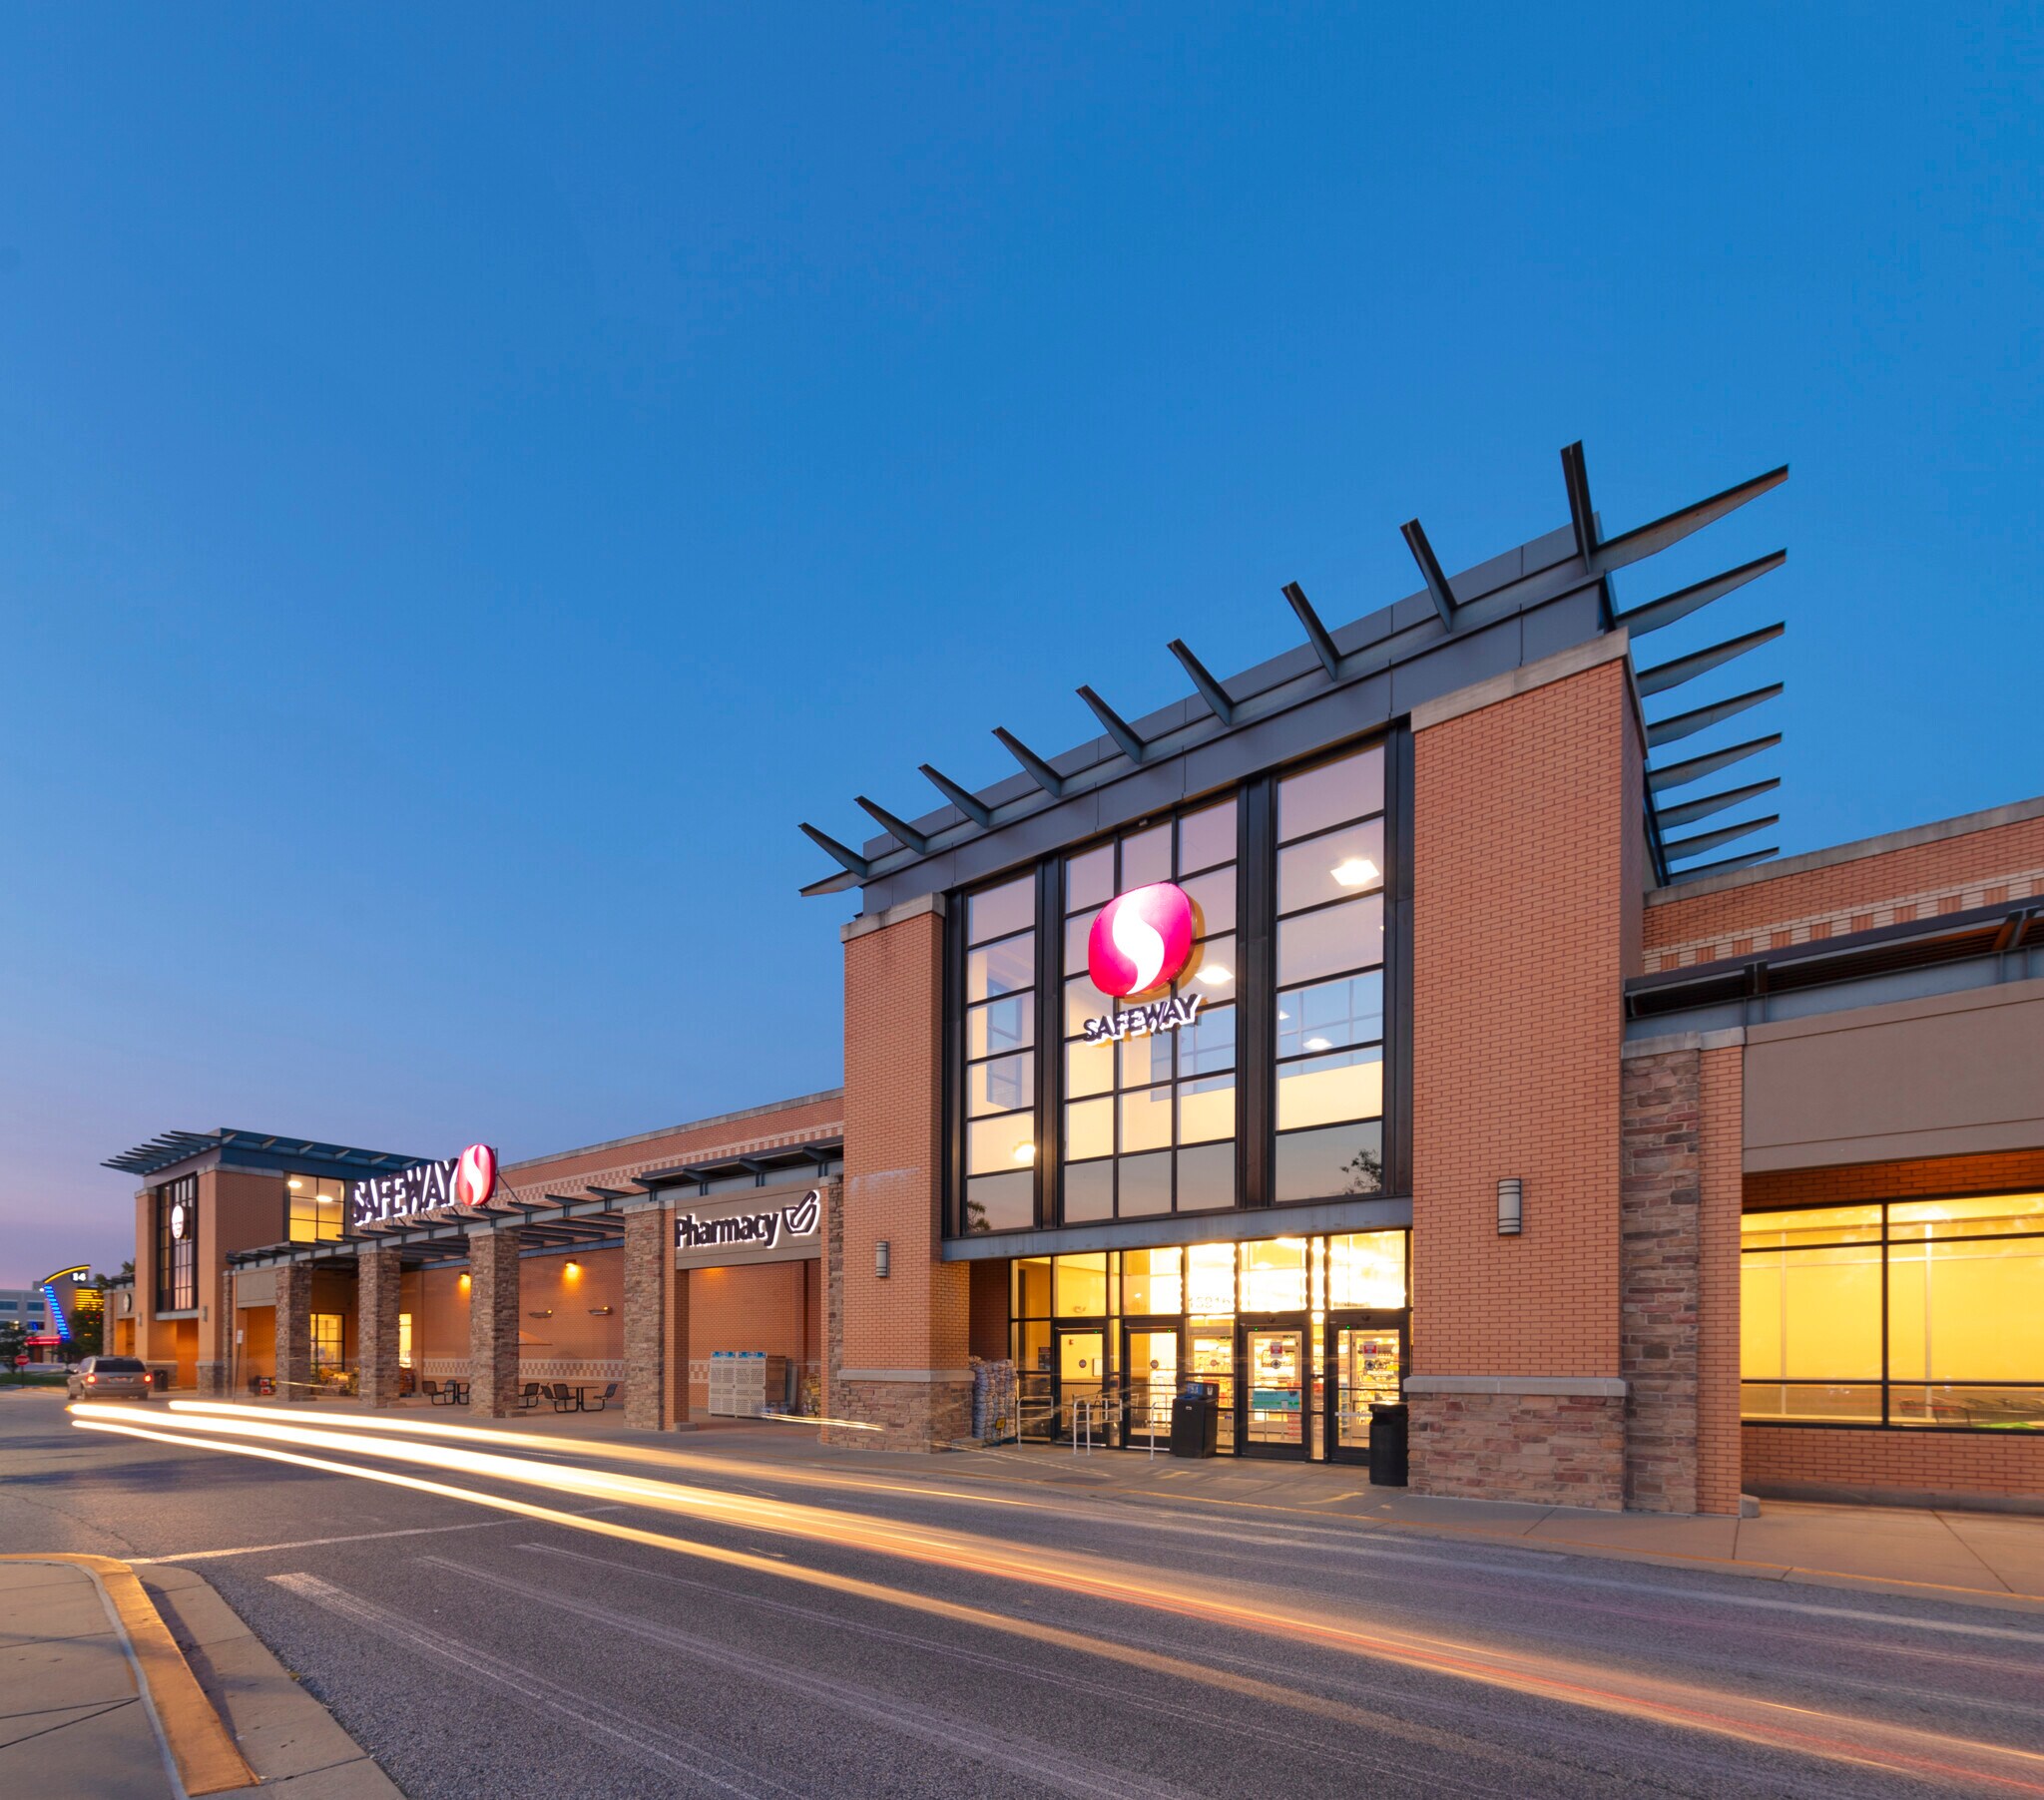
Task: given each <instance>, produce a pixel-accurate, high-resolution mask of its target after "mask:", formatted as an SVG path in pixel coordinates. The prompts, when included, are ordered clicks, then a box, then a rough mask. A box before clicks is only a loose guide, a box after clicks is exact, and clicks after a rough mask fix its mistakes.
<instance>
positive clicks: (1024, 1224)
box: [965, 1168, 1036, 1232]
mask: <svg viewBox="0 0 2044 1800" xmlns="http://www.w3.org/2000/svg"><path fill="white" fill-rule="evenodd" d="M1035 1223H1036V1176H1035V1175H1034V1173H1032V1172H1031V1171H1030V1170H1028V1169H1026V1168H1023V1169H1014V1170H1012V1171H1011V1172H1010V1173H1008V1174H1004V1175H971V1176H968V1177H967V1178H966V1182H965V1229H966V1230H967V1231H968V1232H979V1231H1020V1230H1026V1229H1027V1228H1028V1227H1029V1226H1031V1225H1033V1224H1035Z"/></svg>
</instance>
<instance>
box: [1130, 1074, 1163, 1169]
mask: <svg viewBox="0 0 2044 1800" xmlns="http://www.w3.org/2000/svg"><path fill="white" fill-rule="evenodd" d="M1121 1108H1122V1140H1121V1146H1120V1147H1121V1151H1122V1153H1123V1154H1124V1155H1128V1154H1130V1153H1131V1152H1133V1151H1137V1150H1161V1149H1168V1148H1169V1147H1170V1145H1171V1090H1170V1089H1169V1088H1145V1089H1143V1090H1141V1091H1140V1092H1139V1093H1135V1094H1124V1095H1123V1096H1122V1100H1121Z"/></svg>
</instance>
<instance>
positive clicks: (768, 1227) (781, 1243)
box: [675, 1187, 823, 1269]
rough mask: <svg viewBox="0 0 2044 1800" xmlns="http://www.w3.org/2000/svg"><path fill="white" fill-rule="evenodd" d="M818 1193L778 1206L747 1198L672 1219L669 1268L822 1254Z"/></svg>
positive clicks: (678, 1214) (800, 1258)
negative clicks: (672, 1250)
mask: <svg viewBox="0 0 2044 1800" xmlns="http://www.w3.org/2000/svg"><path fill="white" fill-rule="evenodd" d="M822 1243H823V1190H822V1189H821V1188H820V1187H811V1188H810V1189H809V1190H808V1191H807V1192H806V1193H803V1194H800V1195H799V1196H797V1197H796V1198H794V1199H792V1200H786V1201H783V1202H781V1203H779V1204H773V1203H771V1202H770V1201H769V1202H767V1203H766V1204H763V1203H762V1197H761V1196H758V1195H753V1194H747V1195H745V1196H744V1197H742V1198H736V1199H733V1200H731V1201H728V1202H724V1203H721V1204H718V1205H715V1206H698V1207H692V1208H691V1209H690V1210H688V1211H686V1212H684V1211H679V1210H678V1211H677V1212H676V1213H675V1263H676V1266H677V1267H679V1268H694V1269H702V1268H717V1267H721V1266H723V1265H725V1264H728V1263H735V1262H802V1261H807V1260H808V1259H810V1258H811V1257H815V1256H819V1255H820V1254H821V1253H822Z"/></svg>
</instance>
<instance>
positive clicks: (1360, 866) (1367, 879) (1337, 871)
mask: <svg viewBox="0 0 2044 1800" xmlns="http://www.w3.org/2000/svg"><path fill="white" fill-rule="evenodd" d="M1333 873H1334V879H1335V880H1336V881H1338V882H1339V883H1340V884H1341V885H1342V886H1343V887H1367V886H1369V884H1370V883H1371V882H1372V881H1374V880H1376V878H1377V865H1376V864H1375V863H1373V862H1371V861H1370V859H1369V858H1368V857H1367V856H1350V857H1348V858H1346V859H1345V860H1343V861H1341V862H1337V863H1336V864H1335V865H1334V871H1333Z"/></svg>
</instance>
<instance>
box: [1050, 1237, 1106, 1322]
mask: <svg viewBox="0 0 2044 1800" xmlns="http://www.w3.org/2000/svg"><path fill="white" fill-rule="evenodd" d="M1056 1264H1057V1284H1056V1287H1055V1288H1054V1290H1053V1291H1054V1292H1055V1293H1056V1295H1057V1303H1058V1317H1059V1318H1061V1319H1097V1318H1101V1317H1103V1316H1104V1315H1105V1314H1106V1312H1107V1252H1106V1251H1105V1250H1095V1251H1093V1252H1092V1253H1091V1254H1090V1255H1083V1256H1060V1257H1058V1258H1056Z"/></svg>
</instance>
